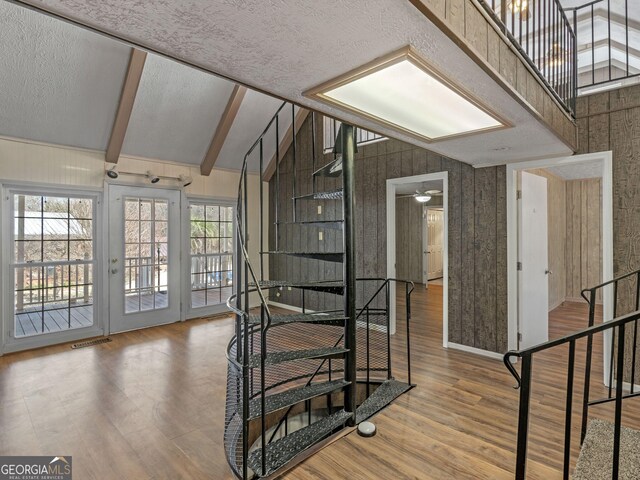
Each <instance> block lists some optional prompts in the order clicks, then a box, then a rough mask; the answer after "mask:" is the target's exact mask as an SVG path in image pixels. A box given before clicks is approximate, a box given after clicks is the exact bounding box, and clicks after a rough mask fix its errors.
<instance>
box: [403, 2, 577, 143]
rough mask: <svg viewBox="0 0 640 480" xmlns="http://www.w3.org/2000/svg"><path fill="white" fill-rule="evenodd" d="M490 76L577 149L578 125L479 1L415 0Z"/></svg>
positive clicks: (426, 14)
mask: <svg viewBox="0 0 640 480" xmlns="http://www.w3.org/2000/svg"><path fill="white" fill-rule="evenodd" d="M411 3H413V5H414V6H415V7H416V8H417V9H418V10H420V12H422V13H423V14H424V15H425V16H426V17H427V18H428V19H429V20H430V21H432V22H433V23H434V24H435V25H437V26H438V28H440V29H441V30H442V31H443V32H444V33H445V34H446V35H447V36H449V38H451V39H452V40H453V41H454V42H455V43H456V44H457V45H459V46H460V48H462V49H463V50H464V51H465V52H466V53H467V55H469V57H470V58H471V59H472V60H474V61H475V62H476V63H477V64H478V66H480V68H482V69H483V70H484V71H485V72H486V73H487V74H488V75H489V76H491V77H492V78H493V79H494V80H495V81H496V82H497V83H498V84H499V85H501V86H502V87H503V88H504V90H505V91H506V92H507V93H508V94H510V95H511V96H512V97H513V98H514V99H515V100H516V101H517V102H519V103H520V104H522V105H523V106H524V108H526V109H527V110H529V111H530V112H531V113H532V114H533V115H534V116H535V117H536V118H538V120H539V121H540V122H542V123H543V124H545V125H546V126H547V127H548V128H550V129H551V131H552V132H554V133H555V134H556V135H557V136H558V137H559V138H560V139H562V140H563V141H564V142H565V143H566V144H567V145H568V146H570V147H571V148H572V149H574V150H575V146H576V125H575V123H574V122H573V120H572V119H571V118H570V117H569V115H568V114H566V113H565V112H564V110H563V109H562V108H561V107H560V106H559V105H558V104H557V103H556V101H555V100H554V98H553V97H552V95H551V94H550V93H549V92H548V90H547V87H545V86H544V85H543V83H542V81H541V80H540V79H539V78H538V77H537V75H536V74H534V73H533V71H532V70H531V69H530V68H529V67H528V65H527V64H526V63H525V62H524V61H523V60H522V58H521V57H520V54H518V53H516V52H517V51H516V48H515V47H514V46H513V45H512V44H511V42H509V41H508V40H507V39H506V37H504V35H503V34H502V32H501V31H500V29H499V27H498V26H497V25H496V24H495V23H494V22H493V21H489V20H488V19H487V16H486V12H485V11H484V9H483V7H482V6H481V5H480V4H479V3H478V2H477V1H476V0H411Z"/></svg>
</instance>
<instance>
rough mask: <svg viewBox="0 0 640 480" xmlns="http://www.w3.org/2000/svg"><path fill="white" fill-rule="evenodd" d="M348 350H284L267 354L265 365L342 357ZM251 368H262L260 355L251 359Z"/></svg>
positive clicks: (252, 356) (341, 348)
mask: <svg viewBox="0 0 640 480" xmlns="http://www.w3.org/2000/svg"><path fill="white" fill-rule="evenodd" d="M347 352H348V350H347V349H346V348H343V347H324V348H311V349H306V350H283V351H281V352H272V353H267V357H266V358H265V365H278V364H279V363H284V362H292V361H294V360H307V359H309V360H313V359H320V358H332V357H342V356H344V354H345V353H347ZM249 366H250V367H251V368H256V367H259V366H260V354H255V355H251V356H250V357H249Z"/></svg>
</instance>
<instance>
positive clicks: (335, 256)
mask: <svg viewBox="0 0 640 480" xmlns="http://www.w3.org/2000/svg"><path fill="white" fill-rule="evenodd" d="M260 253H261V254H263V255H289V256H291V257H301V258H313V259H315V260H326V261H327V262H342V260H343V259H344V253H343V252H290V251H284V250H270V251H266V252H260Z"/></svg>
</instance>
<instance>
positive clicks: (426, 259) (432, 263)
mask: <svg viewBox="0 0 640 480" xmlns="http://www.w3.org/2000/svg"><path fill="white" fill-rule="evenodd" d="M422 218H423V222H422V232H423V235H422V244H423V247H422V248H423V251H422V264H423V273H422V283H424V284H425V287H426V286H428V284H429V282H435V283H437V284H439V285H441V284H442V282H441V281H439V280H442V276H443V275H444V263H443V260H444V256H443V255H444V210H443V209H442V208H441V207H429V206H425V207H424V212H423V216H422Z"/></svg>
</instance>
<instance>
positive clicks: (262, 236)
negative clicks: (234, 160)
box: [258, 138, 277, 281]
mask: <svg viewBox="0 0 640 480" xmlns="http://www.w3.org/2000/svg"><path fill="white" fill-rule="evenodd" d="M276 161H277V160H276ZM263 162H264V148H263V143H262V138H260V166H259V168H260V171H259V173H258V182H259V183H260V240H259V241H260V280H261V281H264V254H263V252H264V251H265V248H264V193H263V192H264V187H263V183H264V182H263V181H262V168H263V165H262V164H263Z"/></svg>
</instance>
